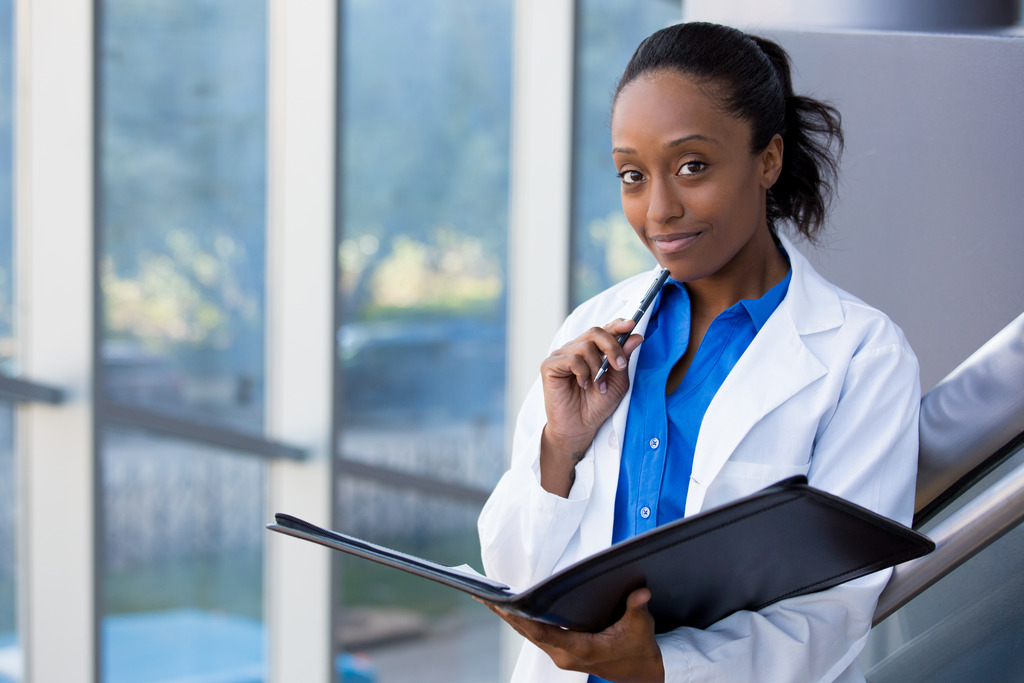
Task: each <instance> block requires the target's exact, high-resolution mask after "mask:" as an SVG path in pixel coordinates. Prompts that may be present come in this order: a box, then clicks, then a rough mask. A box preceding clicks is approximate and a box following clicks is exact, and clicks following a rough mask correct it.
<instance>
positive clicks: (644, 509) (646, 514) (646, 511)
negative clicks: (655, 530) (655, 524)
mask: <svg viewBox="0 0 1024 683" xmlns="http://www.w3.org/2000/svg"><path fill="white" fill-rule="evenodd" d="M640 516H641V517H643V518H644V519H647V518H648V517H650V516H651V508H649V507H647V506H646V505H644V506H643V507H642V508H640Z"/></svg>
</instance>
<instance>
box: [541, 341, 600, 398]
mask: <svg viewBox="0 0 1024 683" xmlns="http://www.w3.org/2000/svg"><path fill="white" fill-rule="evenodd" d="M591 353H592V355H593V358H588V357H587V355H586V349H585V348H584V347H583V345H580V346H579V348H576V349H564V350H563V349H559V350H558V351H556V352H555V353H553V354H552V355H551V356H549V357H548V358H546V359H545V360H544V362H543V363H541V372H542V373H543V374H544V375H546V376H548V377H552V378H565V377H570V376H572V377H575V379H576V384H578V385H579V386H580V388H582V389H586V388H587V385H588V384H590V378H591V377H592V373H591V367H592V365H593V363H594V362H597V363H598V365H600V363H601V361H600V360H599V359H598V356H597V352H596V350H592V351H591ZM595 359H597V360H595Z"/></svg>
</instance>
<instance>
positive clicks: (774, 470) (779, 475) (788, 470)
mask: <svg viewBox="0 0 1024 683" xmlns="http://www.w3.org/2000/svg"><path fill="white" fill-rule="evenodd" d="M810 466H811V463H810V462H806V463H804V464H802V465H792V464H779V463H760V462H740V461H736V460H727V461H726V462H725V464H724V465H722V469H721V470H720V471H719V472H718V476H717V477H715V479H714V481H712V482H711V486H710V487H709V488H708V494H707V496H706V497H705V498H704V505H703V506H702V507H703V509H705V510H707V509H710V508H712V507H716V506H718V505H724V504H725V503H728V502H731V501H733V500H736V499H737V498H742V497H743V496H748V495H750V494H751V493H755V492H757V491H760V490H761V489H763V488H764V487H766V486H770V485H771V484H774V483H775V482H777V481H782V480H783V479H787V478H789V477H794V476H796V475H798V474H807V471H808V469H809V468H810Z"/></svg>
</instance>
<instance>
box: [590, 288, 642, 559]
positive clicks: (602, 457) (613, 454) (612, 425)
mask: <svg viewBox="0 0 1024 683" xmlns="http://www.w3.org/2000/svg"><path fill="white" fill-rule="evenodd" d="M659 270H660V268H656V269H654V270H653V271H651V277H652V278H654V277H655V276H656V275H657V272H658V271H659ZM650 286H651V281H650V280H647V279H642V280H640V281H639V282H638V284H637V286H636V287H629V288H628V289H625V290H623V291H622V293H621V300H620V305H619V308H618V309H617V310H616V312H615V313H614V314H613V315H612V316H611V317H610V318H609V320H613V319H615V318H627V319H628V318H632V317H633V314H634V313H635V312H636V309H637V304H639V303H640V299H641V298H642V297H643V295H644V294H645V293H646V292H647V289H648V287H650ZM650 319H651V309H648V310H647V312H646V313H645V314H644V316H643V317H642V318H641V319H640V321H639V322H638V323H637V324H636V327H635V328H633V331H634V332H636V333H637V334H645V333H646V331H647V324H648V322H649V321H650ZM637 358H639V354H638V353H635V352H634V353H633V355H632V356H630V358H629V367H628V372H629V389H627V390H626V395H625V396H623V397H622V401H621V402H620V403H619V405H618V407H617V408H616V409H615V412H613V413H612V416H611V418H609V420H608V421H607V422H606V423H605V424H604V426H603V427H601V429H600V430H598V433H597V435H596V436H595V437H594V456H595V459H596V462H595V470H596V471H595V476H594V490H593V492H592V493H591V496H592V498H593V499H595V500H610V501H614V500H615V489H616V487H617V486H618V483H619V459H620V457H621V454H622V438H623V436H624V435H625V433H626V417H627V415H628V413H629V401H630V396H631V395H632V393H633V378H634V377H635V376H636V362H637ZM614 513H615V506H614V504H609V505H605V506H596V507H595V510H594V513H593V514H592V515H591V516H589V517H588V518H587V519H585V520H584V522H583V528H582V529H581V531H582V532H583V535H584V537H585V538H586V542H587V543H588V545H589V546H590V548H591V550H590V552H594V551H596V550H599V549H602V548H605V547H607V546H608V545H609V544H610V543H611V538H612V521H613V517H614Z"/></svg>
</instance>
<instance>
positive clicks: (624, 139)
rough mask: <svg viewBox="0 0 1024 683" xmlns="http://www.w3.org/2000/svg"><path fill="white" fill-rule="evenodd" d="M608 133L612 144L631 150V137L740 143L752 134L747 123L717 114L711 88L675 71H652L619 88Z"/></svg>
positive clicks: (720, 110) (717, 102)
mask: <svg viewBox="0 0 1024 683" xmlns="http://www.w3.org/2000/svg"><path fill="white" fill-rule="evenodd" d="M611 132H612V143H613V146H615V147H621V146H629V147H632V146H634V145H632V144H630V142H629V140H630V139H632V138H652V137H653V138H660V137H664V138H667V139H668V140H675V139H678V138H681V137H687V136H690V135H702V136H704V137H709V138H714V139H716V140H719V141H721V142H722V143H723V144H731V143H733V142H735V143H736V144H738V145H746V144H747V143H748V142H749V140H750V136H751V133H752V130H751V126H750V125H749V123H747V121H745V120H743V119H740V118H737V117H736V116H733V115H731V114H729V113H727V112H725V111H724V110H723V108H722V106H721V102H720V100H719V99H718V97H717V96H716V94H715V92H714V88H713V86H709V85H708V84H706V83H700V82H698V81H697V80H696V79H694V78H691V77H689V76H685V75H683V74H680V73H678V72H675V71H657V72H654V73H651V74H645V75H643V76H640V77H638V78H637V79H636V80H634V81H632V82H631V83H629V85H627V86H625V87H624V88H623V89H622V91H621V92H620V93H619V96H618V98H617V99H616V101H615V107H614V109H613V110H612V126H611Z"/></svg>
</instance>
